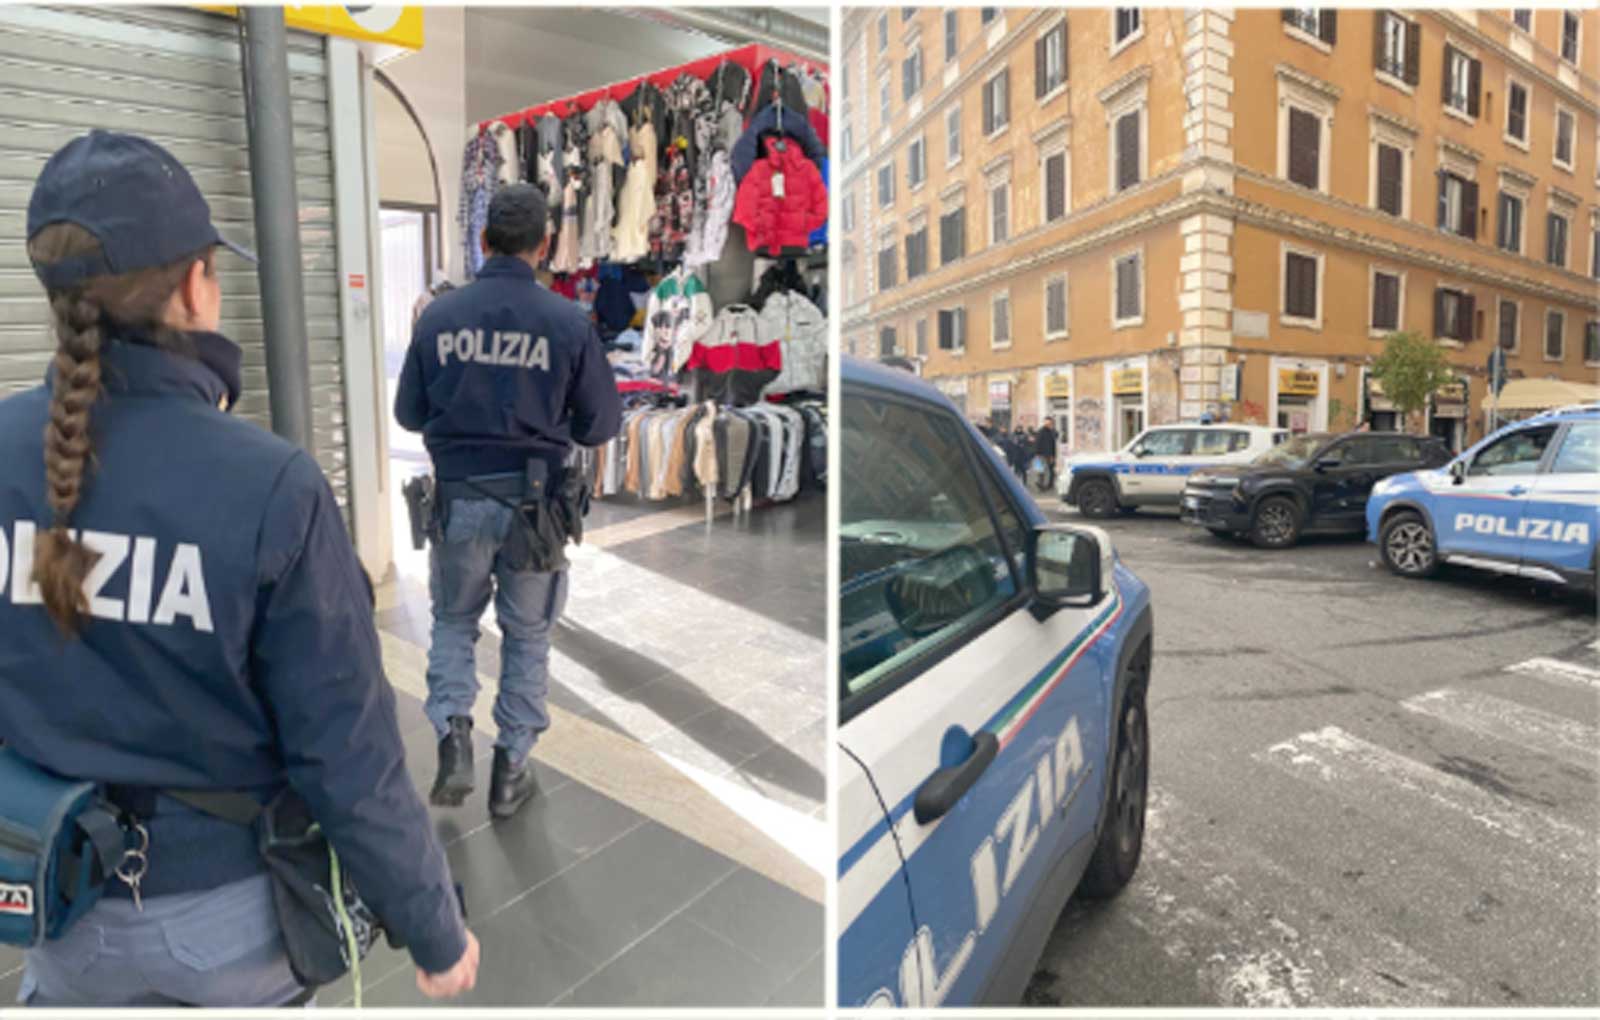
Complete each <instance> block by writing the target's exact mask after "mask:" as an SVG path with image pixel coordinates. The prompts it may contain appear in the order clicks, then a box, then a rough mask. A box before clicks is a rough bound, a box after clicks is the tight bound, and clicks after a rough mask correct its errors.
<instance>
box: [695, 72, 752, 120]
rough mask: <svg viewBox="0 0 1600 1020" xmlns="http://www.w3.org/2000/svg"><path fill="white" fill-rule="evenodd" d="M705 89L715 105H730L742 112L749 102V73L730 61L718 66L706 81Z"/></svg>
mask: <svg viewBox="0 0 1600 1020" xmlns="http://www.w3.org/2000/svg"><path fill="white" fill-rule="evenodd" d="M706 88H707V89H709V90H710V92H711V99H712V101H713V102H715V103H716V104H717V105H719V106H720V105H721V104H723V103H732V104H733V105H734V107H735V108H736V109H739V110H743V109H744V107H745V104H746V103H747V102H749V101H750V72H749V71H747V70H745V68H744V67H743V66H742V65H740V64H735V63H733V62H732V61H727V62H724V63H721V64H718V65H717V69H716V70H715V71H712V72H711V76H710V77H708V78H707V79H706Z"/></svg>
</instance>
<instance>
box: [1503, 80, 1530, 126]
mask: <svg viewBox="0 0 1600 1020" xmlns="http://www.w3.org/2000/svg"><path fill="white" fill-rule="evenodd" d="M1527 102H1528V93H1527V92H1525V91H1523V88H1522V86H1520V85H1517V84H1515V83H1513V84H1512V86H1511V89H1510V92H1509V94H1508V95H1507V96H1506V103H1507V105H1508V107H1509V109H1508V110H1507V111H1506V131H1508V132H1509V133H1510V134H1511V137H1513V138H1525V137H1526V135H1525V134H1524V132H1523V124H1524V118H1525V117H1526V116H1527V112H1526V108H1527Z"/></svg>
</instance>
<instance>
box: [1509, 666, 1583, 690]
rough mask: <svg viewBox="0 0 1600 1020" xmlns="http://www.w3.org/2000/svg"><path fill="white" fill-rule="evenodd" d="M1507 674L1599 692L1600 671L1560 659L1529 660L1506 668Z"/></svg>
mask: <svg viewBox="0 0 1600 1020" xmlns="http://www.w3.org/2000/svg"><path fill="white" fill-rule="evenodd" d="M1506 671H1507V672H1508V673H1526V674H1531V675H1533V676H1537V677H1540V678H1541V679H1547V680H1555V681H1557V682H1559V683H1565V684H1572V685H1574V686H1578V687H1591V688H1593V689H1595V690H1597V691H1600V670H1597V669H1590V668H1589V667H1587V666H1579V665H1577V664H1576V663H1571V662H1562V661H1561V660H1560V659H1544V658H1538V659H1529V660H1527V661H1526V662H1519V663H1517V664H1516V665H1515V666H1508V667H1506Z"/></svg>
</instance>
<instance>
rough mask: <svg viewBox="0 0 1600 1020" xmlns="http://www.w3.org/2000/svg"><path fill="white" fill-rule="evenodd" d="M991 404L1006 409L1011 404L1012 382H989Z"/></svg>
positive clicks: (997, 408)
mask: <svg viewBox="0 0 1600 1020" xmlns="http://www.w3.org/2000/svg"><path fill="white" fill-rule="evenodd" d="M989 406H990V407H992V408H994V409H996V410H1004V409H1006V408H1009V407H1010V406H1011V384H1010V383H1008V382H992V383H990V384H989Z"/></svg>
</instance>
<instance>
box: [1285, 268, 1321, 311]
mask: <svg viewBox="0 0 1600 1020" xmlns="http://www.w3.org/2000/svg"><path fill="white" fill-rule="evenodd" d="M1321 275H1322V256H1320V255H1316V254H1313V253H1311V252H1303V251H1293V250H1290V249H1285V250H1284V253H1283V321H1284V322H1286V323H1289V324H1292V325H1300V326H1311V327H1313V328H1317V327H1320V326H1321V325H1322V300H1321V295H1322V288H1321V287H1320V286H1319V285H1318V284H1319V280H1318V277H1320V276H1321Z"/></svg>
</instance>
